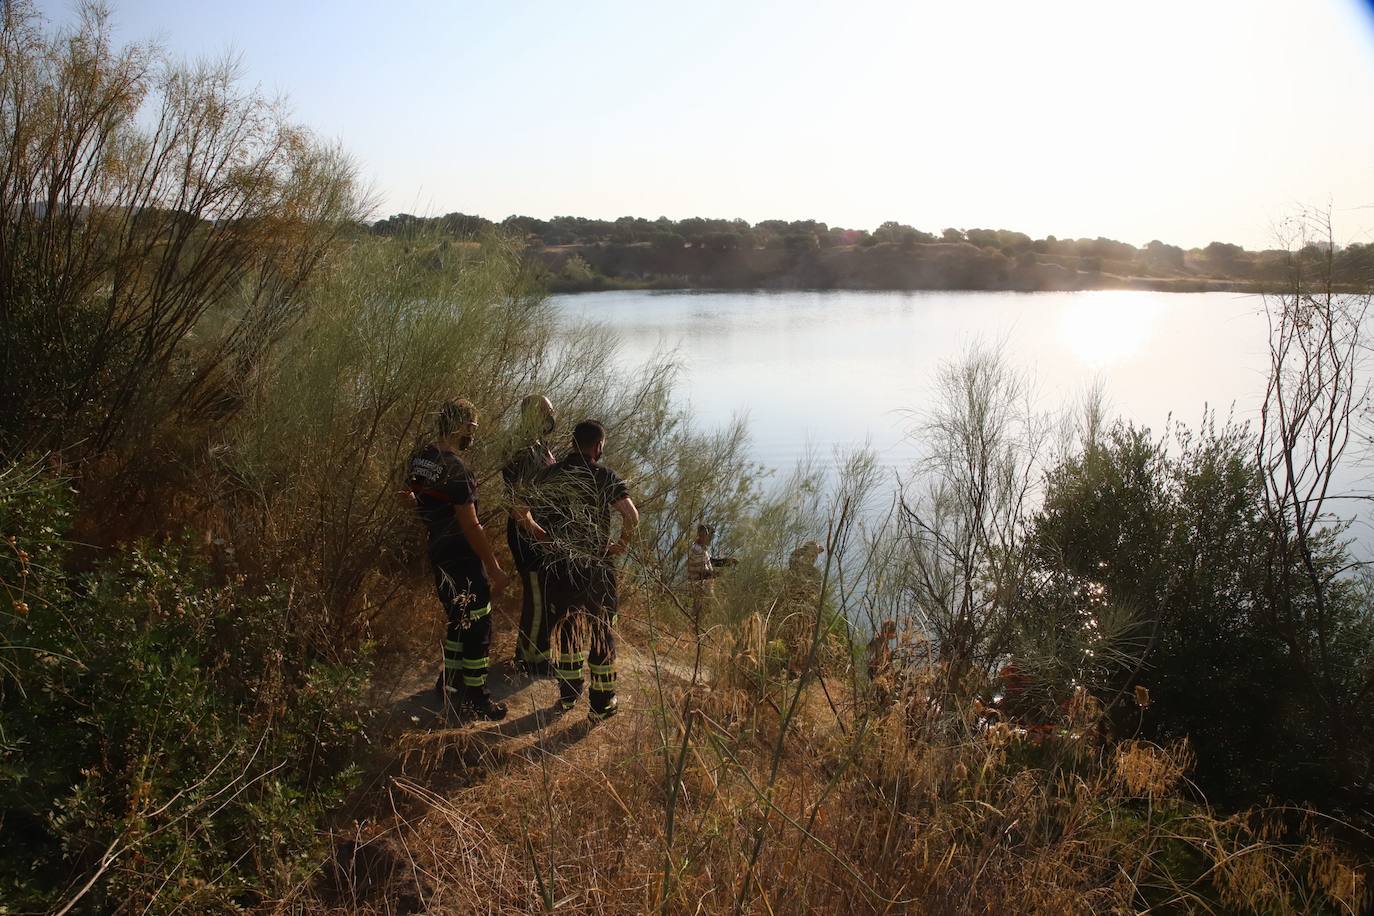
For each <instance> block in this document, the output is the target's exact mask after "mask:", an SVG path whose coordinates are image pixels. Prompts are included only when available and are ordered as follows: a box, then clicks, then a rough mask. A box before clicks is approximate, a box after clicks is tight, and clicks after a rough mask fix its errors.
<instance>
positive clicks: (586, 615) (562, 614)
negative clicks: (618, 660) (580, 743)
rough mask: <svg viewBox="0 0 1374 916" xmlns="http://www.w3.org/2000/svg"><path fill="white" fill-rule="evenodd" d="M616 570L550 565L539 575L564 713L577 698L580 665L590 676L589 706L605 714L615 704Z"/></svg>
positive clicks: (580, 682) (608, 566)
mask: <svg viewBox="0 0 1374 916" xmlns="http://www.w3.org/2000/svg"><path fill="white" fill-rule="evenodd" d="M615 580H616V575H615V567H614V566H612V565H610V564H609V563H605V564H598V565H596V566H569V565H565V564H556V563H555V564H551V565H550V566H549V567H548V569H547V570H546V571H545V575H544V595H545V601H546V607H547V608H548V616H549V624H550V629H551V630H552V631H553V639H554V640H555V641H556V644H557V646H558V654H557V655H556V656H555V659H554V673H555V674H556V675H557V676H558V695H559V700H560V702H561V703H562V704H563V706H564V708H568V707H571V706H572V705H573V704H575V703H576V702H577V698H578V697H579V696H581V695H582V687H583V679H582V666H583V665H584V664H585V665H586V666H587V668H588V670H589V672H590V673H591V690H590V691H589V692H588V697H587V699H588V701H589V702H590V704H591V708H592V712H594V713H601V712H605V711H606V709H608V708H609V707H610V705H611V702H612V701H613V700H614V699H615V617H616V608H617V601H618V599H617V595H616V581H615Z"/></svg>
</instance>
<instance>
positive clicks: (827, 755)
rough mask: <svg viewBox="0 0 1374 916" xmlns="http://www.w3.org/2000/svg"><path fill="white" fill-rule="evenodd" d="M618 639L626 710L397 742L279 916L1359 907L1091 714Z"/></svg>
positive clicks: (1257, 825) (754, 634)
mask: <svg viewBox="0 0 1374 916" xmlns="http://www.w3.org/2000/svg"><path fill="white" fill-rule="evenodd" d="M621 629H622V633H621V636H622V639H623V640H624V642H625V643H626V644H627V647H626V649H625V650H624V651H623V653H622V659H623V662H622V666H621V667H622V675H621V678H622V684H623V688H622V696H623V698H624V700H625V701H626V705H627V710H626V712H625V713H624V714H622V715H621V716H620V717H618V718H617V719H615V720H612V721H611V722H609V723H607V724H605V725H602V726H599V727H597V728H594V729H593V728H591V727H590V726H588V725H587V723H586V721H585V720H584V719H582V716H581V713H577V714H574V716H573V717H572V718H571V720H569V719H561V720H553V719H551V718H549V717H545V716H543V715H539V714H536V712H535V709H536V708H537V707H538V704H539V702H540V700H539V697H537V696H534V695H532V694H531V695H524V694H520V695H517V696H516V697H514V698H512V699H513V701H514V704H515V705H514V706H513V709H512V716H513V717H519V718H518V719H517V721H520V720H523V724H521V725H518V726H517V727H516V728H514V729H511V728H507V727H506V725H507V724H506V723H503V726H502V728H500V729H497V728H492V727H486V728H483V729H469V730H439V731H431V732H410V733H406V734H403V735H401V736H400V738H399V739H398V740H397V741H396V744H395V747H394V753H395V756H394V758H393V760H392V766H391V768H390V769H389V770H388V772H387V773H386V774H385V776H384V778H381V779H379V780H377V781H376V782H375V783H374V784H373V785H374V787H375V788H374V790H373V792H372V794H371V797H370V799H369V801H368V803H369V804H370V805H371V809H370V811H369V812H368V813H367V815H366V816H362V817H360V818H359V819H358V820H357V821H356V822H355V823H354V824H352V825H351V826H350V828H349V829H348V830H346V831H341V832H340V837H339V839H340V855H339V857H338V862H337V863H336V868H335V870H334V871H333V872H332V873H331V874H329V875H326V876H323V877H322V879H321V880H320V882H319V883H318V885H317V887H316V888H315V893H314V894H313V895H311V896H310V897H309V899H308V900H303V899H297V900H293V901H291V903H290V905H291V907H292V908H293V909H303V910H306V911H313V912H353V911H358V912H376V913H390V912H429V913H471V912H492V913H527V912H538V911H544V910H549V911H552V910H557V911H558V912H567V913H643V912H654V911H659V912H669V913H689V912H691V913H696V912H703V913H716V912H749V913H797V912H821V913H827V912H834V913H889V912H892V913H898V912H929V913H1009V912H1016V913H1057V914H1058V913H1110V912H1123V913H1124V912H1139V911H1144V910H1156V911H1184V912H1191V911H1196V912H1266V913H1307V912H1348V913H1354V912H1358V911H1359V907H1360V900H1361V899H1362V894H1363V893H1364V888H1365V875H1364V872H1363V871H1362V869H1361V868H1360V867H1359V865H1358V864H1357V863H1356V862H1355V861H1353V860H1352V859H1351V858H1349V856H1347V855H1345V854H1344V853H1342V852H1340V851H1338V849H1337V848H1336V846H1335V845H1334V844H1333V843H1332V842H1330V841H1329V840H1326V839H1324V838H1323V835H1322V831H1321V830H1320V829H1319V826H1320V825H1319V824H1317V823H1316V822H1314V820H1313V819H1312V816H1310V815H1304V814H1301V813H1294V812H1285V811H1272V812H1249V813H1245V814H1237V815H1234V816H1231V817H1221V816H1218V815H1216V814H1213V813H1212V812H1210V811H1209V810H1208V809H1207V808H1206V807H1205V805H1202V804H1200V803H1199V802H1197V801H1196V800H1193V799H1190V798H1189V787H1188V784H1187V776H1186V774H1187V771H1188V767H1189V765H1190V762H1191V757H1190V751H1189V750H1188V748H1187V747H1186V745H1177V746H1172V747H1157V746H1154V745H1150V744H1147V743H1144V742H1134V741H1132V742H1121V743H1116V744H1111V743H1103V742H1101V741H1099V739H1098V738H1097V737H1096V729H1095V728H1094V727H1092V726H1093V724H1094V723H1093V722H1092V721H1091V720H1093V719H1094V717H1095V715H1096V711H1095V710H1093V709H1091V708H1090V704H1078V705H1077V706H1075V708H1074V711H1073V716H1074V718H1073V719H1072V720H1069V719H1066V720H1065V721H1064V722H1062V723H1060V727H1059V728H1057V729H1056V730H1055V731H1054V732H1052V733H1050V734H1048V735H1044V736H1040V737H1038V738H1033V737H1032V736H1029V735H1026V734H1024V733H1022V732H1021V731H1020V730H1019V729H1017V728H1015V727H1013V726H1012V725H1009V724H1006V723H999V724H996V725H993V726H991V727H984V726H979V725H978V724H977V723H976V722H975V720H974V715H973V713H972V705H971V704H965V705H968V707H969V709H970V712H969V714H967V715H966V714H964V713H962V712H958V711H956V707H957V706H958V705H960V704H959V703H958V702H957V701H954V700H951V699H950V698H948V697H946V698H942V701H940V702H936V698H935V697H934V696H933V695H932V692H931V691H932V685H933V684H935V683H938V682H939V681H940V678H939V677H938V676H933V675H932V673H931V672H910V673H909V675H908V676H906V677H899V678H898V681H899V683H898V684H897V685H896V687H897V689H896V690H895V691H894V697H893V699H892V700H891V702H890V703H889V705H887V706H885V707H884V708H882V709H874V708H872V706H871V705H870V704H869V702H868V701H867V700H865V698H864V697H863V696H862V694H860V693H858V692H856V691H854V690H851V689H850V688H847V687H845V686H844V684H845V682H846V672H843V671H833V670H832V671H830V672H827V675H828V676H827V678H826V680H825V684H824V686H825V689H824V690H823V689H822V684H821V682H818V681H814V680H813V681H809V682H808V683H807V684H806V685H805V686H803V687H802V688H800V689H798V686H797V684H798V682H797V681H794V680H789V679H788V677H787V675H786V672H785V671H784V672H782V673H781V674H777V673H776V672H770V670H769V663H768V649H767V639H766V633H765V631H764V624H763V622H762V621H761V620H760V619H759V618H748V619H746V620H745V622H744V623H743V624H741V625H740V626H739V627H738V628H736V629H732V630H729V631H724V630H715V631H712V632H710V633H707V634H705V635H703V637H702V640H701V643H702V646H703V652H702V653H700V654H698V653H697V652H695V651H693V648H694V647H693V641H692V640H691V639H690V638H686V637H682V636H681V635H678V634H666V633H664V632H663V631H662V630H661V629H659V628H658V626H657V625H656V624H654V625H652V626H651V621H650V620H649V619H648V618H647V616H645V613H644V611H643V609H642V608H641V609H638V612H634V611H632V612H630V613H627V614H625V615H623V618H622V623H621ZM647 647H652V650H651V651H650V650H648V649H647ZM494 656H495V657H498V658H499V657H500V656H499V655H498V654H496V653H494ZM694 669H698V670H699V671H700V674H699V676H698V678H697V681H696V683H695V684H693V682H692V681H693V676H692V672H693V670H694ZM545 688H546V692H548V696H549V697H551V695H552V694H551V692H550V691H551V685H545ZM840 694H844V695H843V696H840ZM793 696H795V697H796V698H797V700H798V702H797V712H796V714H795V716H794V717H793V718H792V719H791V724H790V726H789V728H788V733H787V735H786V736H785V741H783V742H782V744H781V754H780V756H778V757H777V760H778V764H779V765H778V766H777V768H776V775H771V774H773V767H772V764H773V761H774V756H775V753H776V752H777V751H778V750H779V746H780V745H779V743H778V742H779V739H780V734H779V729H780V727H781V723H782V722H783V721H785V719H786V710H787V708H788V705H789V702H790V700H791V698H792V697H793ZM521 703H523V704H525V705H524V706H522V705H520V704H521ZM756 852H757V858H756V861H754V857H755V853H756ZM751 861H753V865H752V867H751V865H750V863H751Z"/></svg>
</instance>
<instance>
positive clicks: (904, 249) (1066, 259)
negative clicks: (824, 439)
mask: <svg viewBox="0 0 1374 916" xmlns="http://www.w3.org/2000/svg"><path fill="white" fill-rule="evenodd" d="M493 230H498V231H502V232H505V233H508V234H511V235H514V236H516V237H519V238H522V239H524V240H525V242H526V243H527V244H528V246H529V252H530V253H531V255H532V256H533V257H534V258H535V259H536V260H537V262H538V264H539V265H540V267H541V269H542V270H543V271H545V273H546V279H547V283H548V286H549V288H550V289H551V290H553V291H555V292H580V291H586V290H600V289H627V288H652V289H898V290H918V289H984V290H1061V289H1158V290H1167V291H1176V292H1195V291H1203V290H1234V291H1245V292H1249V291H1257V290H1263V289H1266V288H1271V287H1274V286H1277V285H1281V284H1283V283H1285V282H1286V279H1287V278H1288V277H1290V276H1291V275H1292V270H1293V268H1294V267H1299V266H1302V265H1303V264H1304V263H1305V262H1310V264H1311V266H1313V267H1317V266H1320V267H1322V268H1323V270H1324V269H1325V267H1326V266H1327V265H1326V261H1327V259H1328V258H1329V259H1330V262H1331V264H1330V266H1331V275H1332V276H1333V277H1334V278H1335V279H1336V281H1337V282H1338V283H1341V284H1348V285H1352V286H1353V285H1359V284H1366V283H1367V282H1368V281H1369V280H1370V279H1371V278H1374V245H1362V244H1355V245H1350V246H1349V247H1346V248H1340V249H1337V250H1335V251H1328V250H1327V249H1326V248H1324V247H1321V246H1317V245H1309V246H1307V247H1306V248H1303V249H1302V250H1300V251H1297V252H1292V251H1287V250H1267V251H1246V250H1245V249H1244V248H1242V247H1240V246H1239V245H1233V244H1229V243H1227V242H1212V243H1211V244H1209V245H1207V246H1205V247H1203V248H1193V249H1186V250H1185V249H1183V248H1180V247H1178V246H1176V245H1169V244H1166V243H1164V242H1161V241H1158V240H1156V241H1151V242H1150V243H1148V244H1147V245H1145V246H1144V247H1137V246H1135V245H1131V244H1129V243H1126V242H1119V241H1116V240H1114V239H1107V238H1096V239H1059V238H1056V237H1054V236H1047V237H1045V238H1043V239H1032V238H1031V237H1030V236H1028V235H1026V234H1025V233H1022V232H1014V231H1010V230H1006V229H945V230H943V231H942V232H941V233H940V234H939V235H935V234H933V233H930V232H923V231H921V230H919V229H915V228H913V227H911V226H907V225H903V224H900V223H895V222H887V223H883V224H882V225H881V226H879V227H878V228H877V229H875V230H873V231H871V232H870V231H868V230H866V229H845V228H841V227H837V226H836V227H832V226H827V225H826V224H825V223H819V222H816V221H814V220H800V221H794V222H785V221H783V220H764V221H763V222H759V223H754V224H750V223H748V222H746V221H744V220H722V219H701V218H692V219H684V220H676V221H674V220H669V219H667V218H665V217H661V218H659V219H656V220H647V219H642V218H638V217H628V216H627V217H621V218H620V219H617V220H614V221H611V220H591V219H583V218H581V217H554V218H553V219H551V220H540V219H534V218H532V217H526V216H512V217H508V218H507V219H505V220H502V221H501V222H500V223H493V222H492V221H490V220H487V219H484V218H482V217H479V216H470V215H467V214H462V213H450V214H448V215H447V216H442V217H433V218H422V217H416V216H411V215H409V214H404V213H403V214H397V215H396V216H392V217H390V218H388V219H385V220H381V221H379V222H377V223H375V224H374V225H373V226H372V227H371V231H372V232H373V233H374V234H378V235H384V236H398V235H399V236H403V235H410V234H415V233H426V234H439V235H446V236H452V237H454V238H473V237H476V236H479V235H481V234H483V233H485V232H490V231H493Z"/></svg>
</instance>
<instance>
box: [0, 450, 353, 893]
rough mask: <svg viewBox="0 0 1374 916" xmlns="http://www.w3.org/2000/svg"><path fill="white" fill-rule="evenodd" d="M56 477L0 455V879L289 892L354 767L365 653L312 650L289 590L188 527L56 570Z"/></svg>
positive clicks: (108, 889)
mask: <svg viewBox="0 0 1374 916" xmlns="http://www.w3.org/2000/svg"><path fill="white" fill-rule="evenodd" d="M68 511H69V498H68V493H67V492H66V490H65V489H64V488H63V487H62V486H61V485H60V484H59V483H58V482H56V481H53V480H52V479H51V478H48V477H46V476H43V475H38V474H35V473H32V472H29V473H25V472H23V471H20V470H18V469H14V468H11V469H9V470H8V471H6V472H5V473H4V474H3V475H0V535H3V537H4V538H5V551H4V556H3V558H2V559H0V580H3V582H4V588H3V589H2V590H0V596H2V597H0V648H3V650H4V656H3V659H4V671H3V680H0V713H3V716H2V717H0V721H3V734H2V736H0V818H3V821H2V823H3V830H2V831H0V898H3V899H5V900H8V901H11V902H12V903H14V904H16V905H18V906H20V907H21V908H30V907H49V906H53V905H54V904H60V903H62V902H64V901H65V900H67V899H70V898H71V897H72V896H74V895H76V894H77V893H78V891H79V889H80V888H82V887H83V886H86V884H87V880H88V879H89V878H91V877H92V876H95V877H96V878H97V880H95V881H94V882H92V883H91V884H90V888H91V889H90V890H89V892H87V893H86V895H85V896H84V897H83V898H82V899H81V901H80V904H79V906H80V907H83V908H85V909H88V910H92V911H102V912H103V911H117V910H124V909H130V910H132V909H138V910H140V911H142V910H144V909H145V908H146V907H151V909H152V910H153V911H158V910H166V909H172V908H175V907H177V906H184V907H190V908H192V909H193V910H205V909H222V908H230V907H234V906H238V905H245V904H251V903H253V902H256V901H260V900H263V899H270V898H272V897H273V896H275V895H279V894H283V893H285V892H287V891H288V890H289V889H290V888H292V887H293V886H295V885H296V884H298V883H299V882H300V881H301V880H302V879H303V878H304V877H306V876H307V875H309V874H310V873H312V872H313V871H314V869H315V868H316V867H317V866H318V863H319V861H320V859H321V857H322V855H323V853H324V846H323V842H322V838H321V835H320V833H319V831H318V824H319V822H320V819H321V816H322V815H323V814H324V813H325V812H326V811H328V810H330V809H331V808H333V807H335V806H337V804H338V803H339V802H340V801H341V799H342V795H343V793H344V792H346V791H347V790H348V789H349V788H350V786H351V784H352V779H353V777H354V775H355V771H354V769H353V768H352V765H351V764H350V760H351V758H352V756H353V753H352V752H353V749H354V744H355V740H356V738H357V737H358V735H359V732H360V730H361V728H362V724H363V715H364V713H365V708H364V706H363V703H362V693H363V688H364V686H365V684H366V679H367V668H366V664H365V658H364V657H361V655H360V656H359V657H356V658H353V659H350V660H346V661H343V662H336V663H326V662H324V661H321V660H320V659H319V657H318V655H317V653H316V652H315V650H314V647H313V646H312V645H310V644H309V643H307V642H303V641H302V640H300V639H298V638H297V637H296V636H295V634H294V632H293V630H294V628H293V615H294V613H295V608H294V605H293V601H292V595H291V593H290V591H289V590H287V589H285V588H283V587H278V586H271V585H269V586H266V587H263V588H260V589H256V590H250V589H248V588H246V587H245V585H244V584H243V583H242V582H227V583H226V582H223V581H219V578H220V577H217V576H216V575H215V573H214V571H213V570H212V569H211V568H210V567H209V565H208V564H207V563H206V562H205V561H204V560H203V559H202V558H200V557H199V556H198V555H197V552H196V551H195V550H193V549H191V548H190V547H189V546H188V545H186V544H181V545H173V546H165V547H147V548H138V549H131V550H128V551H126V552H122V553H120V554H118V555H115V556H111V557H109V558H108V559H104V560H102V561H100V562H98V563H97V564H95V566H94V568H93V569H91V570H90V571H88V572H85V573H82V574H80V575H70V574H68V573H66V572H64V562H65V561H67V560H68V553H69V546H68V545H66V544H64V543H63V542H62V540H61V539H60V536H61V534H62V533H63V532H62V530H61V527H60V524H59V523H60V522H61V521H62V520H64V519H65V518H66V516H67V514H68Z"/></svg>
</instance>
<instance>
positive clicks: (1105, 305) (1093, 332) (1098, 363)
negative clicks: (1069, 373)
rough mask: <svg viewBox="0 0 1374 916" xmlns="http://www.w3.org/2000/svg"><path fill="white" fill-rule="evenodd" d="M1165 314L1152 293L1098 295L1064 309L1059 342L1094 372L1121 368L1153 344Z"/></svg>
mask: <svg viewBox="0 0 1374 916" xmlns="http://www.w3.org/2000/svg"><path fill="white" fill-rule="evenodd" d="M1163 311H1164V306H1163V304H1162V303H1161V302H1160V301H1159V299H1158V297H1157V296H1154V295H1151V294H1149V293H1120V294H1118V295H1112V296H1108V295H1107V294H1098V295H1097V296H1094V297H1092V298H1091V299H1087V298H1085V299H1083V300H1081V301H1078V302H1073V303H1070V304H1069V305H1067V306H1065V307H1064V310H1063V311H1062V312H1061V313H1060V316H1059V339H1060V341H1062V342H1063V344H1064V346H1066V347H1067V348H1068V349H1069V351H1070V352H1071V353H1073V355H1074V356H1076V357H1077V358H1078V359H1079V360H1080V361H1081V362H1083V363H1084V364H1086V365H1087V366H1089V367H1091V368H1094V369H1102V368H1106V367H1108V366H1115V365H1119V364H1121V363H1124V362H1127V361H1129V360H1131V359H1133V358H1135V357H1136V356H1137V355H1139V354H1140V352H1141V351H1142V350H1143V349H1144V348H1145V346H1146V345H1147V344H1149V342H1150V340H1151V339H1152V338H1153V337H1154V335H1155V331H1156V325H1157V323H1158V318H1159V316H1160V314H1161V313H1162V312H1163Z"/></svg>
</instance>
